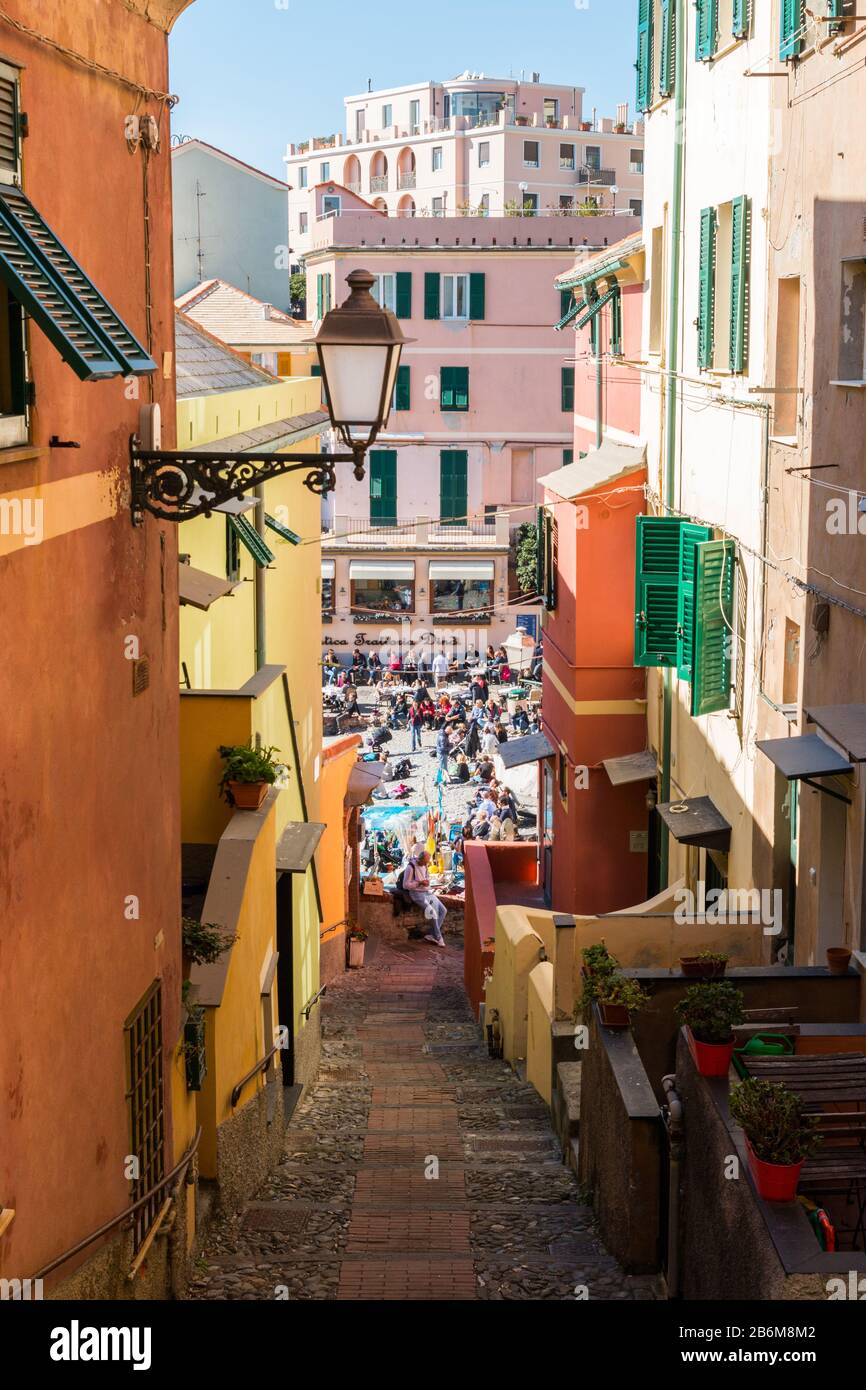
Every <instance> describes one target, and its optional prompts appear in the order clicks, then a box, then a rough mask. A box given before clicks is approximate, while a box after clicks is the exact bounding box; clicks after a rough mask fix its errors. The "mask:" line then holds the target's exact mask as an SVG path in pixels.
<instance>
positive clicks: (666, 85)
mask: <svg viewBox="0 0 866 1390" xmlns="http://www.w3.org/2000/svg"><path fill="white" fill-rule="evenodd" d="M675 54H676V0H638V36H637V62H636V64H635V67H636V68H637V107H638V110H639V111H647V110H648V109H649V108H650V107H651V106H652V104H653V101H654V100H655V98H656V97H662V98H663V97H669V96H671V94H672V92H673V89H674V58H675Z"/></svg>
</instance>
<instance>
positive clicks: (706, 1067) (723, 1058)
mask: <svg viewBox="0 0 866 1390" xmlns="http://www.w3.org/2000/svg"><path fill="white" fill-rule="evenodd" d="M688 1036H689V1047H690V1049H691V1053H692V1056H693V1057H694V1059H695V1065H696V1067H697V1069H698V1071H699V1072H700V1074H701V1076H727V1074H728V1069H729V1068H730V1065H731V1058H732V1057H733V1055H734V1039H733V1037H732V1038H731V1040H730V1042H726V1043H705V1042H699V1040H698V1039H697V1038H696V1037H695V1035H694V1033H693V1032H692V1030H691V1028H690V1029H689V1030H688Z"/></svg>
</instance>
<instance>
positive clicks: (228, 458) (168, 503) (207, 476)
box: [130, 435, 366, 526]
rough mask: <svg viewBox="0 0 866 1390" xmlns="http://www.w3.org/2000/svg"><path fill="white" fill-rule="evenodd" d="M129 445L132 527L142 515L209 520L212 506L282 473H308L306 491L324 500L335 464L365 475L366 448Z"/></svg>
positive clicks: (139, 522)
mask: <svg viewBox="0 0 866 1390" xmlns="http://www.w3.org/2000/svg"><path fill="white" fill-rule="evenodd" d="M139 445H140V440H139V438H138V436H137V435H133V436H132V439H131V441H130V461H131V471H132V499H131V500H132V522H133V525H134V526H141V525H142V523H143V522H144V513H145V512H151V513H152V514H153V516H158V517H160V518H161V519H162V520H163V521H174V522H181V521H188V520H190V519H191V518H192V517H195V516H210V514H211V512H212V511H213V510H214V508H215V507H218V506H220V505H221V504H222V503H224V502H231V501H233V500H235V499H239V498H242V497H244V496H245V495H246V493H248V492H249V491H250V490H251V489H252V488H254V487H257V486H258V485H259V484H260V483H267V482H269V481H270V480H271V479H272V478H280V477H282V476H283V475H284V474H286V473H299V472H306V475H307V476H306V477H305V478H304V480H303V481H304V486H305V487H308V488H309V489H310V491H311V492H315V493H318V494H319V496H324V495H325V494H326V493H328V492H333V490H334V488H335V487H336V485H337V474H336V469H335V464H338V463H351V464H354V467H355V477H356V478H357V477H360V478H363V476H364V453H365V450H366V446H364V447H362V446H360V445H359V446H358V447H357V448H356V449H354V450H353V451H352V452H351V453H344V454H291V453H280V454H268V453H252V452H251V453H246V454H233V453H220V452H219V451H218V450H208V449H205V450H200V451H197V452H189V453H184V451H183V450H182V449H173V450H165V449H161V450H158V451H152V452H150V451H148V450H144V449H141V448H140V447H139Z"/></svg>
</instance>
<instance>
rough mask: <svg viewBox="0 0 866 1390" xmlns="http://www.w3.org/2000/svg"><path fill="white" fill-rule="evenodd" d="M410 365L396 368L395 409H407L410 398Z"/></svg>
mask: <svg viewBox="0 0 866 1390" xmlns="http://www.w3.org/2000/svg"><path fill="white" fill-rule="evenodd" d="M411 373H412V368H411V367H398V368H397V386H396V390H395V395H394V409H395V410H409V408H410V399H411V386H410V383H411Z"/></svg>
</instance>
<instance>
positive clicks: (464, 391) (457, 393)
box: [451, 367, 469, 410]
mask: <svg viewBox="0 0 866 1390" xmlns="http://www.w3.org/2000/svg"><path fill="white" fill-rule="evenodd" d="M451 372H452V380H453V382H454V409H455V410H468V409H469V368H468V367H452V368H451Z"/></svg>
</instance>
